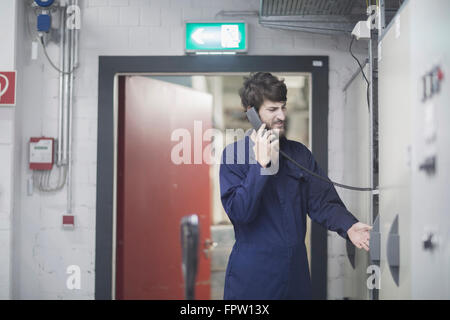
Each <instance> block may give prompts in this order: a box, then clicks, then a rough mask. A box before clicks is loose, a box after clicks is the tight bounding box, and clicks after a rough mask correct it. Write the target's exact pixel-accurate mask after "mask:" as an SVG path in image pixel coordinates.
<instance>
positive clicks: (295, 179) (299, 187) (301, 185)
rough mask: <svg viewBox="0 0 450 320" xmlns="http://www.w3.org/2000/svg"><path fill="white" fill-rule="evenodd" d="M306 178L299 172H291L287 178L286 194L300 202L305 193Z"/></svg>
mask: <svg viewBox="0 0 450 320" xmlns="http://www.w3.org/2000/svg"><path fill="white" fill-rule="evenodd" d="M306 181H307V179H306V176H305V174H304V173H303V172H301V171H299V170H290V171H288V172H287V177H286V192H287V194H288V195H289V197H290V198H292V199H293V200H294V201H297V200H300V198H301V197H302V194H303V193H304V192H305V185H306ZM296 203H298V202H296Z"/></svg>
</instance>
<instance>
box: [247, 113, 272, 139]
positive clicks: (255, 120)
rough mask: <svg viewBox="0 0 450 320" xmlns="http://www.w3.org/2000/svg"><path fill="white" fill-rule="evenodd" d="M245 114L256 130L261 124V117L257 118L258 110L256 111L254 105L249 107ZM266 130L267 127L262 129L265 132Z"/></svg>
mask: <svg viewBox="0 0 450 320" xmlns="http://www.w3.org/2000/svg"><path fill="white" fill-rule="evenodd" d="M246 114H247V119H248V121H250V123H251V124H252V126H253V128H254V129H255V130H256V131H258V129H259V128H260V127H261V125H262V122H261V119H260V118H259V115H258V112H257V111H256V109H255V108H254V107H251V108H250V109H248V110H247V112H246ZM266 131H267V129H264V131H263V133H265V132H266Z"/></svg>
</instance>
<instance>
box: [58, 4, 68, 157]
mask: <svg viewBox="0 0 450 320" xmlns="http://www.w3.org/2000/svg"><path fill="white" fill-rule="evenodd" d="M60 10H61V12H60V27H59V31H60V39H59V68H60V69H61V70H63V71H64V64H65V60H64V58H65V56H64V43H65V30H64V25H65V24H64V21H65V20H66V19H65V10H63V9H62V8H61V9H60ZM63 105H64V74H63V73H61V72H60V73H59V107H58V149H57V150H58V152H57V155H56V159H57V161H56V165H57V166H61V165H62V156H63V155H62V153H63V152H62V151H63V144H62V137H63V130H64V128H63Z"/></svg>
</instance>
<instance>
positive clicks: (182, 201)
mask: <svg viewBox="0 0 450 320" xmlns="http://www.w3.org/2000/svg"><path fill="white" fill-rule="evenodd" d="M211 119H212V97H211V95H210V94H207V93H203V92H198V91H195V90H193V89H190V88H187V87H183V86H179V85H175V84H171V83H167V82H163V81H159V80H155V79H151V78H147V77H140V76H126V77H120V80H119V135H118V137H119V138H118V166H117V168H118V172H117V173H118V175H117V176H118V186H117V235H116V237H117V238H116V244H117V247H116V250H117V251H116V253H117V256H116V299H184V279H183V275H182V269H181V243H180V221H181V218H182V217H183V216H185V215H190V214H194V213H195V214H197V215H198V216H199V225H200V241H199V265H198V274H197V282H196V288H195V298H196V299H210V261H209V260H208V259H207V258H206V255H205V254H204V252H203V249H204V244H205V241H206V240H207V239H209V238H210V211H211V197H210V178H209V165H208V164H207V163H206V162H205V161H203V160H202V162H201V164H193V163H194V150H195V143H194V123H195V121H201V122H197V126H198V125H199V123H201V126H202V132H201V136H202V135H203V132H204V131H205V130H207V129H208V128H211ZM180 128H184V129H185V130H187V131H185V132H188V133H189V135H190V142H191V143H190V145H191V148H190V152H191V163H192V164H180V165H177V164H175V163H174V162H173V161H172V158H171V154H172V149H173V148H174V147H175V146H176V145H178V144H179V143H180V141H181V140H180V141H178V140H176V141H171V135H172V133H173V131H174V130H175V129H180ZM196 134H197V136H198V131H197V133H196ZM201 136H200V139H196V140H197V141H195V142H196V143H197V145H196V146H197V148H200V149H201V150H203V148H205V147H206V146H207V145H208V144H209V142H207V141H203V139H201ZM197 150H198V149H197ZM184 151H186V150H184ZM182 155H183V154H182Z"/></svg>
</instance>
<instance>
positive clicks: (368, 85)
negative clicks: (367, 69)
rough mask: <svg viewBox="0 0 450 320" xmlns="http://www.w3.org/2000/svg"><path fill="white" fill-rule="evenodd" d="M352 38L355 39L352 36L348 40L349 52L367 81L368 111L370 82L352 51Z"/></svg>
mask: <svg viewBox="0 0 450 320" xmlns="http://www.w3.org/2000/svg"><path fill="white" fill-rule="evenodd" d="M354 40H355V37H354V36H352V41H350V48H349V51H350V54H351V55H352V57H353V59H355V60H356V62H357V63H358V66H359V69H361V73H362V75H363V77H364V79H365V80H366V83H367V108H368V110H369V112H370V98H369V96H370V94H369V88H370V83H369V80H367V77H366V74H365V73H364V69H363V67H362V65H361V62H359V60H358V58H356V57H355V55H354V54H353V52H352V46H353V41H354Z"/></svg>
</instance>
